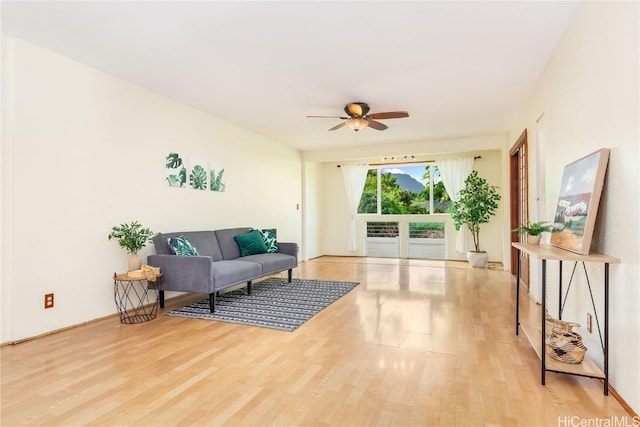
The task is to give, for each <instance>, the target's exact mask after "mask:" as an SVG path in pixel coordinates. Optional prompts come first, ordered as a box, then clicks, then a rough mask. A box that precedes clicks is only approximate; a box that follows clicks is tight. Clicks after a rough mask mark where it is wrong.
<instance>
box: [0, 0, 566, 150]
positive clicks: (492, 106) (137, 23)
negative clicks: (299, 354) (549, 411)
mask: <svg viewBox="0 0 640 427" xmlns="http://www.w3.org/2000/svg"><path fill="white" fill-rule="evenodd" d="M578 6H579V3H578V2H573V1H531V2H524V1H511V2H509V1H496V2H489V1H472V2H458V1H455V2H454V1H449V2H432V1H430V2H416V1H413V2H399V1H393V2H392V1H378V2H368V1H353V2H344V1H343V2H334V1H332V2H327V1H307V2H303V1H287V2H275V1H259V2H248V1H228V2H218V1H195V2H187V1H175V2H153V1H142V2H132V1H105V2H102V1H84V2H57V1H46V2H26V1H24V2H10V1H2V3H1V7H2V32H3V34H8V35H12V36H15V37H18V38H21V39H23V40H26V41H28V42H31V43H34V44H36V45H40V46H42V47H45V48H48V49H51V50H53V51H56V52H59V53H60V54H62V55H64V56H67V57H69V58H73V59H75V60H77V61H79V62H82V63H85V64H88V65H90V66H92V67H95V68H97V69H100V70H103V71H105V72H107V73H110V74H112V75H114V76H117V77H120V78H122V79H125V80H128V81H131V82H134V83H136V84H138V85H140V86H143V87H146V88H149V89H151V90H153V91H155V92H158V93H161V94H164V95H166V96H169V97H171V98H173V99H176V100H179V101H181V102H184V103H186V104H189V105H192V106H194V107H197V108H199V109H201V110H204V111H207V112H209V113H211V114H213V115H215V116H218V117H221V118H223V119H226V120H228V121H230V122H233V123H236V124H238V125H240V126H242V127H244V128H247V129H250V130H252V131H254V132H256V133H258V134H261V135H265V136H267V137H269V138H271V139H273V140H275V141H279V142H283V143H286V144H289V145H291V146H293V147H296V148H298V149H300V150H316V149H327V148H331V147H338V146H340V147H345V146H348V145H354V144H356V143H358V144H378V143H390V142H399V141H402V142H409V141H420V140H425V139H435V138H449V137H457V136H474V135H488V134H496V133H505V132H507V131H508V129H509V125H510V124H511V120H512V119H513V116H514V114H515V113H516V112H517V110H518V109H519V107H520V106H521V104H522V103H523V101H524V100H525V98H526V97H527V96H528V95H529V92H530V91H531V89H532V88H533V85H534V83H535V81H536V80H537V78H538V77H539V75H540V74H541V72H542V70H543V69H544V66H545V64H546V63H547V62H548V60H549V59H550V57H551V55H552V53H553V51H554V50H555V48H556V46H557V44H558V42H559V40H560V39H561V37H562V35H563V33H564V31H565V29H566V27H567V25H568V24H569V22H570V21H571V19H572V18H573V16H574V15H575V12H576V10H577V8H578ZM358 101H361V102H367V103H368V104H369V105H370V106H371V112H381V111H395V110H405V111H408V112H409V114H410V117H409V118H406V119H392V120H385V121H384V123H385V124H387V125H388V126H389V129H387V130H386V131H382V132H380V131H376V130H373V129H365V130H363V131H361V132H360V133H359V134H358V138H357V141H356V138H354V134H353V131H350V130H348V129H347V128H341V129H339V130H336V131H333V132H328V131H327V130H328V129H329V128H330V127H332V126H334V125H335V124H338V123H339V120H338V119H335V120H334V119H310V118H305V116H306V115H343V110H342V109H343V107H344V105H345V104H347V103H349V102H358Z"/></svg>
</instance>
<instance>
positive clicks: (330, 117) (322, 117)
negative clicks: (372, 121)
mask: <svg viewBox="0 0 640 427" xmlns="http://www.w3.org/2000/svg"><path fill="white" fill-rule="evenodd" d="M306 117H307V118H312V119H342V120H347V119H348V118H349V117H342V116H306Z"/></svg>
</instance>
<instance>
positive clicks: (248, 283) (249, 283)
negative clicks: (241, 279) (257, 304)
mask: <svg viewBox="0 0 640 427" xmlns="http://www.w3.org/2000/svg"><path fill="white" fill-rule="evenodd" d="M247 295H251V280H249V281H248V282H247Z"/></svg>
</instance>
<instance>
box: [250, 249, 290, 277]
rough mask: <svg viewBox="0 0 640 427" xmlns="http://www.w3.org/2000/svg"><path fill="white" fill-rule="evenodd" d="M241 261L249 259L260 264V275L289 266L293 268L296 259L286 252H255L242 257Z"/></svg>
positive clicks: (275, 271) (285, 268) (286, 268)
mask: <svg viewBox="0 0 640 427" xmlns="http://www.w3.org/2000/svg"><path fill="white" fill-rule="evenodd" d="M242 260H243V261H250V262H255V263H257V264H260V265H261V266H262V275H263V276H264V275H266V274H272V273H279V272H281V271H284V270H288V269H290V268H295V267H296V265H297V260H296V258H295V257H293V256H291V255H286V254H280V253H278V254H275V253H270V254H268V253H267V254H257V255H249V256H246V257H243V258H242Z"/></svg>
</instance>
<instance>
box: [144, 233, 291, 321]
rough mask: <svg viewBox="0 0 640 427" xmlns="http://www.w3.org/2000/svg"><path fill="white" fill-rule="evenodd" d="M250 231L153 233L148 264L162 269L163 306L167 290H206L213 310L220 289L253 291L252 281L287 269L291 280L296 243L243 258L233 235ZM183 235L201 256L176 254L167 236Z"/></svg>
mask: <svg viewBox="0 0 640 427" xmlns="http://www.w3.org/2000/svg"><path fill="white" fill-rule="evenodd" d="M251 230H252V228H250V227H243V228H230V229H224V230H214V231H185V232H175V233H163V234H159V235H157V236H154V238H153V243H154V245H155V249H156V254H155V255H149V256H148V257H147V263H148V264H149V265H152V266H154V267H160V270H161V271H162V276H161V277H159V278H158V282H157V285H158V290H159V300H160V307H164V291H182V292H197V293H206V294H209V308H210V310H211V312H212V313H213V312H214V309H215V305H216V293H217V292H218V291H220V290H223V289H226V288H229V287H231V286H235V285H238V284H241V283H246V284H247V292H248V293H249V294H250V293H251V281H252V280H255V279H258V278H260V277H263V276H266V275H270V274H275V273H279V272H281V271H285V270H288V280H289V282H291V273H292V270H293V269H294V268H295V267H296V266H297V265H298V259H297V245H296V244H295V243H286V242H278V246H279V248H280V252H279V253H263V254H256V255H248V256H243V257H241V256H240V248H239V247H238V244H237V243H236V241H235V240H234V236H237V235H239V234H244V233H248V232H249V231H251ZM180 236H184V237H186V238H187V239H188V240H189V242H190V243H191V244H192V245H193V246H195V248H196V249H197V250H198V253H199V256H178V255H173V253H172V252H171V249H170V247H169V243H168V239H169V238H172V237H180Z"/></svg>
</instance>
